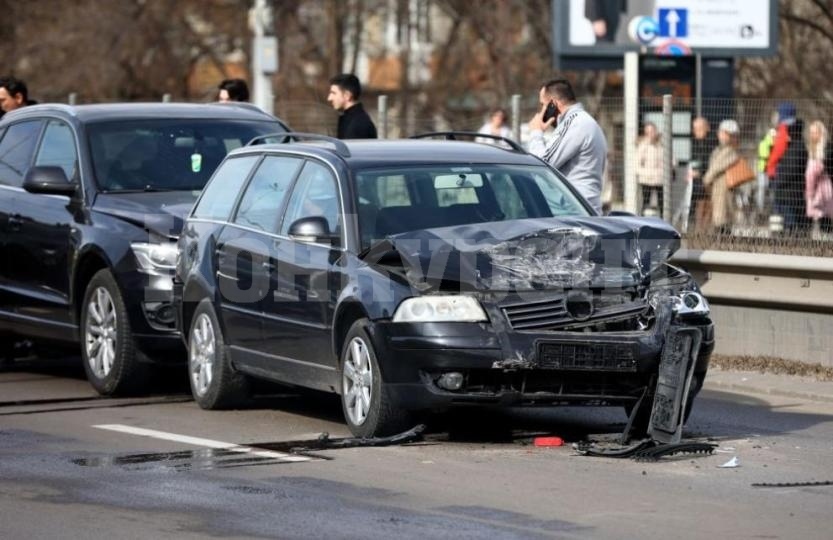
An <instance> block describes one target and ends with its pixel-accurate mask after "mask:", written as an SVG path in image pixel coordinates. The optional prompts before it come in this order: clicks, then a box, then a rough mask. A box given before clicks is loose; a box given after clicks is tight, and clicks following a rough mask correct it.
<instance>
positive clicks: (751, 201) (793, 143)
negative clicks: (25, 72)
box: [70, 96, 833, 257]
mask: <svg viewBox="0 0 833 540" xmlns="http://www.w3.org/2000/svg"><path fill="white" fill-rule="evenodd" d="M536 98H537V96H524V97H523V99H521V97H520V96H516V97H514V98H513V99H512V100H507V102H506V103H505V104H501V105H502V106H503V108H504V110H505V111H506V112H507V123H506V125H507V127H513V126H514V127H515V128H516V129H515V130H513V136H514V138H516V139H519V140H520V142H521V143H522V144H526V142H527V129H526V125H527V122H528V121H529V119H530V118H531V117H532V115H533V114H535V112H536V110H537V99H536ZM72 100H73V99H72V97H71V98H70V101H72ZM583 103H584V105H585V108H586V109H587V110H588V112H590V114H592V115H593V116H594V118H596V120H597V121H598V122H599V124H600V125H601V126H602V128H603V130H604V132H605V134H606V136H607V141H608V149H609V154H608V165H607V169H606V171H605V189H604V192H603V194H602V199H603V202H604V206H605V208H606V209H608V210H625V211H630V212H633V213H636V214H640V215H650V216H660V217H663V218H664V219H666V220H667V221H669V222H671V223H672V224H673V225H674V226H675V227H677V229H678V230H679V231H680V232H681V233H682V234H683V237H684V240H685V244H686V247H689V248H692V249H709V250H727V251H747V252H759V253H773V254H785V255H809V256H821V257H833V186H832V185H831V173H833V151H831V145H830V142H829V141H830V139H829V136H828V126H830V125H831V122H832V121H833V105H831V104H830V102H829V101H822V100H785V99H705V100H702V102H699V103H696V102H695V101H694V100H692V99H684V98H675V99H672V100H670V102H666V103H665V106H666V107H665V110H663V98H662V96H657V97H656V98H648V99H642V100H640V102H639V105H638V111H639V112H638V126H639V127H638V130H639V133H638V134H636V133H634V134H631V135H632V136H626V133H625V126H626V122H625V108H624V106H623V100H622V98H603V99H598V100H585V101H583ZM397 105H398V104H396V103H392V104H391V105H390V106H389V103H388V98H387V96H381V97H380V98H379V100H378V102H372V101H368V102H366V103H365V107H366V108H367V109H368V111H369V113H370V114H371V116H372V117H373V118H374V119H375V120H376V123H377V126H378V127H379V128H380V136H383V137H386V138H401V137H407V136H410V135H413V134H416V133H422V132H428V131H443V130H457V131H477V130H479V129H480V128H481V127H483V126H484V124H485V123H486V122H487V121H488V116H489V114H488V111H486V112H481V111H471V112H466V111H463V112H459V111H458V112H445V113H442V114H434V115H426V114H422V113H421V112H420V109H419V107H418V106H411V107H407V108H406V109H405V110H403V109H400V108H399V107H398V106H397ZM275 114H276V115H278V116H279V117H280V118H281V119H282V120H284V121H285V122H287V123H288V124H289V125H290V126H292V127H293V129H296V130H298V131H308V132H317V133H323V134H328V135H333V136H334V135H335V129H336V124H337V115H336V113H335V112H334V111H333V110H332V108H331V107H330V106H329V105H328V104H326V103H323V102H312V101H293V102H290V101H281V100H278V101H277V102H276V104H275ZM698 119H700V120H698ZM649 123H650V124H653V125H654V126H655V127H656V133H655V135H654V137H656V138H655V140H654V141H650V140H648V137H646V136H645V133H646V131H645V126H646V125H647V124H649ZM721 126H722V127H723V129H721ZM649 129H650V128H649ZM669 131H670V133H668V132H669ZM721 132H722V134H721ZM630 140H636V141H638V142H637V143H636V144H633V145H626V143H625V141H630ZM669 155H670V159H667V158H668V156H669ZM740 162H744V163H746V165H747V167H742V166H741V163H740ZM663 164H665V165H664V167H665V168H664V169H663V170H660V168H661V167H663ZM669 167H670V171H671V172H670V174H668V173H667V171H668V170H669ZM739 173H746V174H745V175H743V174H741V175H740V176H738V174H739ZM741 176H743V178H741ZM738 179H741V180H745V181H744V182H742V183H740V184H739V185H732V183H733V182H734V181H736V180H738Z"/></svg>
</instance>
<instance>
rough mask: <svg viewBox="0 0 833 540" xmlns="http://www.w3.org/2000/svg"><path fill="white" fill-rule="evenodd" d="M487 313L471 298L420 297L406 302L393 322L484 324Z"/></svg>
mask: <svg viewBox="0 0 833 540" xmlns="http://www.w3.org/2000/svg"><path fill="white" fill-rule="evenodd" d="M487 320H488V319H487V318H486V312H485V311H483V308H482V307H480V303H479V302H478V301H477V300H475V299H474V298H472V297H471V296H418V297H415V298H408V299H407V300H404V301H403V302H402V303H401V304H399V307H398V308H396V313H394V314H393V322H482V321H487Z"/></svg>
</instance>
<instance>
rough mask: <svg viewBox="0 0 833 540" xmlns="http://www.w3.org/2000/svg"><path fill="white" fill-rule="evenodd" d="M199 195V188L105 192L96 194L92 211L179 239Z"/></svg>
mask: <svg viewBox="0 0 833 540" xmlns="http://www.w3.org/2000/svg"><path fill="white" fill-rule="evenodd" d="M198 195H199V192H198V191H163V192H150V193H102V194H99V195H98V197H96V200H95V204H94V205H93V210H95V211H96V212H101V213H104V214H108V215H110V216H113V217H116V218H119V219H123V220H125V221H128V222H130V223H132V224H134V225H136V226H137V227H141V228H143V229H146V230H148V231H150V232H152V233H155V234H158V235H160V236H164V237H167V238H176V237H178V236H179V233H180V232H181V231H182V224H183V222H184V219H185V216H186V215H187V214H188V212H190V211H191V207H192V206H193V205H194V201H196V200H197V196H198Z"/></svg>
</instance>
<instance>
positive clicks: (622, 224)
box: [364, 217, 680, 291]
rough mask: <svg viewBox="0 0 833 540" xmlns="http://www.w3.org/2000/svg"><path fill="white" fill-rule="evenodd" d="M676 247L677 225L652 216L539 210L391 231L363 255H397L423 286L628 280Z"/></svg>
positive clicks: (493, 287)
mask: <svg viewBox="0 0 833 540" xmlns="http://www.w3.org/2000/svg"><path fill="white" fill-rule="evenodd" d="M679 247H680V235H679V234H678V233H677V231H676V230H674V228H673V227H671V226H670V225H668V224H667V223H665V222H664V221H662V220H660V219H656V218H638V217H587V218H545V219H522V220H513V221H500V222H492V223H478V224H474V225H462V226H456V227H443V228H437V229H424V230H418V231H412V232H406V233H402V234H397V235H394V236H390V237H388V238H386V239H385V240H383V241H381V242H379V243H377V244H376V245H374V246H373V247H372V248H371V249H370V250H369V251H368V253H367V254H366V255H365V256H364V260H365V262H367V263H368V264H377V265H381V266H386V267H388V268H390V267H391V261H399V263H401V265H402V267H403V270H404V273H405V276H406V277H407V279H408V281H409V282H410V283H411V284H412V285H414V286H416V287H417V288H420V289H422V290H430V289H433V290H452V289H457V288H459V290H479V291H505V290H535V289H552V288H576V287H582V288H584V287H590V288H597V287H598V288H602V287H604V288H606V287H632V286H635V285H639V284H643V283H645V281H646V277H647V276H648V275H649V274H650V273H651V272H652V271H653V270H654V269H656V268H657V267H658V266H659V265H661V264H662V263H664V262H665V261H667V260H668V258H669V257H670V256H671V255H672V254H673V253H674V252H675V251H676V250H677V249H678V248H679ZM394 253H395V255H396V256H393V255H394ZM399 263H397V264H399Z"/></svg>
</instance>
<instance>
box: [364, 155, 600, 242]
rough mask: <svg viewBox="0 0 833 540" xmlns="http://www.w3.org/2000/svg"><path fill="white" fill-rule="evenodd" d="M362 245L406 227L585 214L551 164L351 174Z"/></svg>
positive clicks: (585, 210)
mask: <svg viewBox="0 0 833 540" xmlns="http://www.w3.org/2000/svg"><path fill="white" fill-rule="evenodd" d="M356 185H357V190H356V192H357V194H358V204H357V207H358V218H359V227H360V230H361V237H362V249H367V248H368V247H370V246H371V245H372V244H373V243H374V242H375V241H378V240H380V239H382V238H385V237H386V236H389V235H392V234H398V233H402V232H406V231H413V230H419V229H431V228H435V227H449V226H454V225H467V224H472V223H486V222H491V221H504V220H510V219H525V218H548V217H564V216H589V215H591V213H590V211H589V210H588V209H587V208H586V207H585V206H584V205H583V204H582V203H581V202H580V201H579V199H578V197H577V196H576V195H574V194H573V192H572V191H571V190H570V189H569V188H568V187H567V186H566V185H565V182H564V181H563V180H562V179H561V178H559V177H558V176H557V175H556V174H555V173H554V172H553V171H552V170H551V169H549V168H547V167H544V166H536V165H531V166H524V165H471V164H469V165H459V166H455V165H442V166H414V167H402V168H392V169H369V170H364V171H360V172H359V173H358V174H357V175H356Z"/></svg>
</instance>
